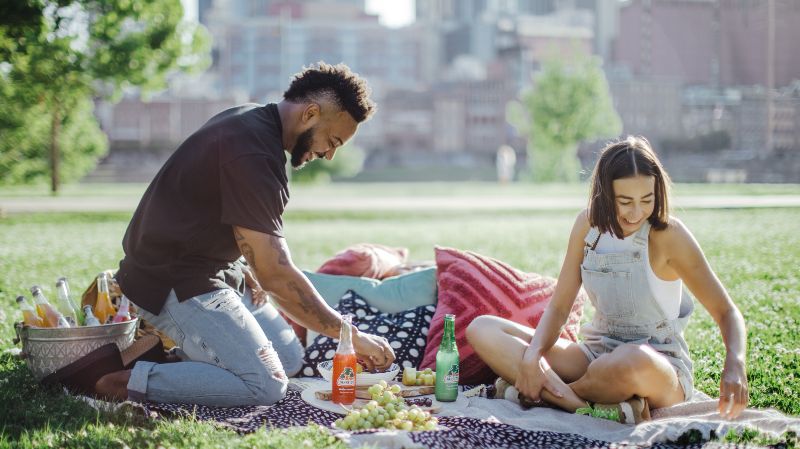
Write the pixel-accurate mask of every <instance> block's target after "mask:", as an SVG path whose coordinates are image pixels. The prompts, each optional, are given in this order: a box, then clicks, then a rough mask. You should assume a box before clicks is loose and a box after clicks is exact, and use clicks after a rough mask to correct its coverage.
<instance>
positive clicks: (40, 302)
mask: <svg viewBox="0 0 800 449" xmlns="http://www.w3.org/2000/svg"><path fill="white" fill-rule="evenodd" d="M31 295H33V302H34V303H35V304H36V313H37V314H39V316H40V317H41V318H42V321H44V325H45V327H70V325H69V322H68V321H67V319H66V318H64V315H62V314H61V312H59V311H58V309H56V308H55V307H53V305H52V304H50V302H49V301H48V300H47V298H45V296H44V293H42V288H41V287H39V286H38V285H34V286H33V287H31Z"/></svg>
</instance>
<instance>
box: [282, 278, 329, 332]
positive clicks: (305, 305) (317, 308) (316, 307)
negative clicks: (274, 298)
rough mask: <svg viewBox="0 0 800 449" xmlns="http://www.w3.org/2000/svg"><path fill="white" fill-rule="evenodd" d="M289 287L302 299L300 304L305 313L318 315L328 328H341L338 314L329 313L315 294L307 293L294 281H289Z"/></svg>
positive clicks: (323, 324) (321, 322) (322, 323)
mask: <svg viewBox="0 0 800 449" xmlns="http://www.w3.org/2000/svg"><path fill="white" fill-rule="evenodd" d="M289 288H290V289H292V290H293V291H294V292H295V294H296V295H297V297H298V298H299V299H300V303H299V305H300V307H301V308H302V309H303V311H304V312H305V313H307V314H310V315H314V316H316V317H317V318H318V319H319V323H320V324H321V325H322V326H323V327H325V328H326V329H331V330H333V331H335V330H337V329H339V326H340V323H339V320H337V319H336V316H335V315H332V314H330V313H327V310H325V309H326V308H325V307H324V306H323V305H322V304H321V303H320V301H318V300H317V299H316V298H314V296H313V295H308V294H306V292H305V291H304V290H303V289H302V288H301V287H300V286H299V285H297V284H296V283H294V282H289Z"/></svg>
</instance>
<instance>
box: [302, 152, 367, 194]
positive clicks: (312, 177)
mask: <svg viewBox="0 0 800 449" xmlns="http://www.w3.org/2000/svg"><path fill="white" fill-rule="evenodd" d="M363 167H364V151H363V150H362V149H361V148H359V147H356V146H353V145H350V144H347V145H345V146H343V147H342V148H340V149H339V150H337V151H336V157H334V158H333V160H330V161H323V160H320V159H315V160H313V161H311V162H308V163H306V165H305V166H303V168H301V169H299V170H292V175H291V176H292V182H295V183H302V184H314V183H327V182H329V181H330V180H331V179H347V178H352V177H353V176H355V175H357V174H358V173H359V172H361V169H362V168H363Z"/></svg>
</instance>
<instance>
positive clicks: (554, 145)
mask: <svg viewBox="0 0 800 449" xmlns="http://www.w3.org/2000/svg"><path fill="white" fill-rule="evenodd" d="M508 117H509V122H510V123H511V124H512V125H514V126H515V127H516V128H517V130H518V131H519V132H520V134H523V135H527V136H528V161H529V164H530V165H531V174H532V175H533V179H534V181H536V182H545V181H575V180H577V179H578V175H579V172H580V163H579V161H578V157H577V149H578V144H579V143H580V142H582V141H586V140H596V139H600V138H607V137H614V136H617V135H619V133H620V132H621V131H622V122H621V120H620V118H619V115H618V114H617V112H616V111H615V110H614V106H613V104H612V101H611V95H610V93H609V88H608V82H607V81H606V77H605V74H604V73H603V70H602V68H601V67H600V61H599V60H598V59H597V58H594V57H588V56H581V57H578V58H577V59H575V60H574V61H572V62H570V63H565V62H564V61H562V60H559V59H555V58H553V59H549V60H547V61H545V62H544V63H543V65H542V70H541V72H540V73H538V74H537V75H535V76H534V77H533V88H530V89H528V90H526V91H524V92H523V93H522V94H521V96H520V99H519V101H512V102H511V103H509V105H508Z"/></svg>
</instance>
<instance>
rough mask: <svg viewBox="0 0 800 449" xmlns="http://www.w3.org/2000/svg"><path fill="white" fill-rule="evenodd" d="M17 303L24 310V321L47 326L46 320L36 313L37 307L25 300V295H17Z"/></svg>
mask: <svg viewBox="0 0 800 449" xmlns="http://www.w3.org/2000/svg"><path fill="white" fill-rule="evenodd" d="M17 304H19V308H20V309H21V310H22V322H23V323H25V324H27V325H28V326H33V327H46V326H45V324H44V320H42V318H41V317H40V316H39V314H38V313H36V309H34V308H33V306H32V305H30V304H29V303H28V301H26V300H25V297H24V296H21V295H20V296H17Z"/></svg>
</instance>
